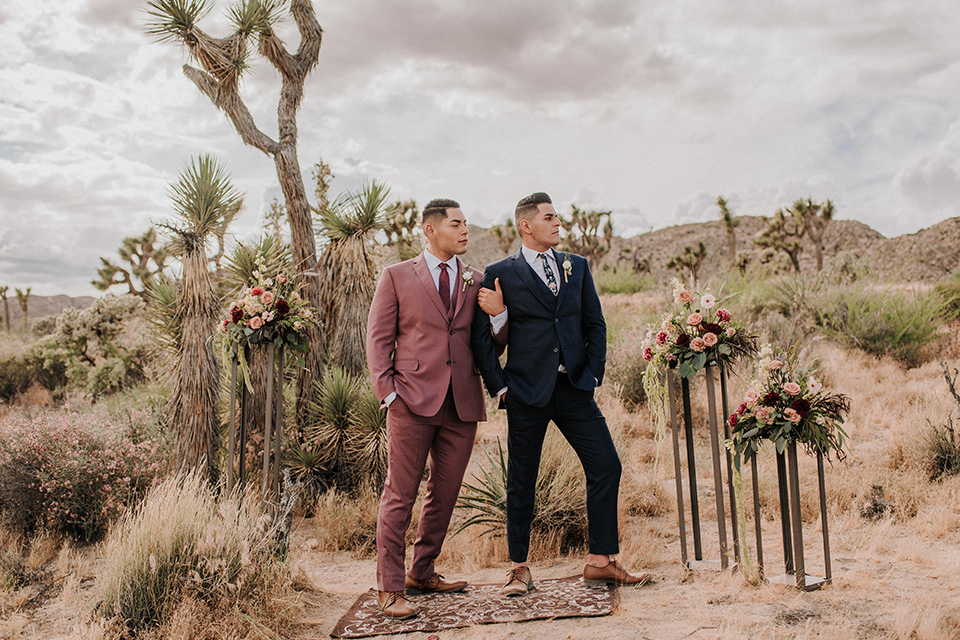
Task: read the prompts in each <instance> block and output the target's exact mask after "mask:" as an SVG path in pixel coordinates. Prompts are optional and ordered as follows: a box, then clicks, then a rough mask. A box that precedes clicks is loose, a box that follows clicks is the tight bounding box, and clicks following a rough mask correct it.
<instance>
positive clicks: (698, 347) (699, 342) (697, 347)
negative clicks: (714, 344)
mask: <svg viewBox="0 0 960 640" xmlns="http://www.w3.org/2000/svg"><path fill="white" fill-rule="evenodd" d="M690 348H691V349H693V350H694V351H696V352H697V353H700V352H701V351H703V350H704V349H706V348H707V345H706V344H704V342H703V338H694V339H693V340H691V341H690Z"/></svg>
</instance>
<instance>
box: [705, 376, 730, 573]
mask: <svg viewBox="0 0 960 640" xmlns="http://www.w3.org/2000/svg"><path fill="white" fill-rule="evenodd" d="M704 374H705V375H706V378H707V409H708V411H707V413H708V415H709V418H710V459H711V460H712V461H713V490H714V492H715V494H716V496H715V497H716V501H717V537H718V538H719V542H720V568H721V569H726V568H727V564H728V563H729V558H727V517H726V514H725V513H724V509H723V472H722V471H721V470H720V434H719V433H718V431H719V428H718V426H717V394H716V390H715V389H714V383H713V367H712V366H710V365H707V367H706V369H704Z"/></svg>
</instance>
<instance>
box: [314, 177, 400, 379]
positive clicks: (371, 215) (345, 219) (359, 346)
mask: <svg viewBox="0 0 960 640" xmlns="http://www.w3.org/2000/svg"><path fill="white" fill-rule="evenodd" d="M389 197H390V189H389V188H388V187H387V186H386V185H385V184H383V183H382V182H377V181H376V180H374V181H373V182H370V183H367V184H365V185H364V186H363V187H362V188H361V189H360V191H358V192H356V193H348V194H345V195H344V196H341V197H340V198H337V199H336V200H335V201H334V202H333V203H332V204H331V205H330V206H329V207H326V208H323V209H318V210H317V212H316V213H317V219H318V234H320V235H322V236H324V237H325V238H326V239H327V244H326V246H325V247H324V248H323V252H322V253H321V255H320V259H319V263H318V265H319V266H318V271H319V272H320V273H322V274H323V275H324V277H323V279H322V280H321V282H320V307H319V311H320V317H321V318H323V322H324V330H325V333H326V335H325V342H326V345H327V354H328V355H327V358H328V364H330V365H331V366H337V367H342V368H343V369H345V370H346V371H347V372H349V373H350V374H351V375H353V376H357V377H360V376H363V375H365V374H366V371H367V358H366V337H367V315H368V314H369V312H370V303H371V302H372V301H373V293H374V290H375V287H376V279H377V267H376V264H375V263H374V261H373V260H372V258H371V256H370V251H369V247H368V245H369V242H370V239H371V237H372V236H373V234H374V233H376V232H377V231H378V230H380V229H382V228H383V226H384V224H385V219H386V218H385V216H386V214H387V212H388V211H390V210H391V209H392V207H393V205H390V204H388V202H389Z"/></svg>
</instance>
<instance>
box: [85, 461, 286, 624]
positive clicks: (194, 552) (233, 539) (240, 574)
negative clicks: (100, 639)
mask: <svg viewBox="0 0 960 640" xmlns="http://www.w3.org/2000/svg"><path fill="white" fill-rule="evenodd" d="M260 504H261V503H260V500H259V499H258V498H256V497H255V496H254V495H253V494H248V495H247V496H245V497H238V496H237V495H231V496H229V497H226V498H223V499H221V500H220V501H217V500H216V499H215V498H214V497H213V494H212V493H211V492H210V489H209V485H208V481H207V480H206V479H205V477H204V475H203V474H202V473H198V472H196V471H195V472H192V473H190V474H188V475H179V476H176V477H171V478H169V479H167V480H165V481H164V482H162V483H161V484H159V485H157V486H155V487H154V488H153V489H151V491H150V493H149V495H148V496H147V497H146V499H145V500H144V501H143V502H142V503H141V504H140V506H139V507H138V508H137V509H135V510H132V511H131V512H129V513H128V514H127V515H126V516H124V518H123V519H122V520H121V521H120V522H119V523H118V525H117V526H116V527H115V528H113V529H112V530H111V531H110V535H109V536H108V538H107V541H106V544H105V547H104V557H105V558H106V565H105V566H104V567H103V570H102V573H101V575H100V578H99V583H98V591H99V600H100V604H99V606H98V613H99V614H100V615H102V616H103V617H104V618H107V619H108V621H109V622H110V623H111V624H112V625H113V626H114V627H115V629H117V630H118V631H119V632H120V633H121V635H123V634H125V633H128V632H134V633H139V632H144V631H150V630H153V629H156V628H158V627H159V628H161V629H162V627H163V626H164V625H168V624H170V623H171V622H172V621H173V620H174V618H175V617H176V614H177V612H178V610H180V609H188V610H190V611H193V612H194V613H193V615H195V616H198V618H199V619H197V620H196V621H195V625H194V626H200V625H202V624H204V621H205V620H214V619H223V616H225V615H226V616H229V618H230V620H232V622H233V624H235V625H237V626H238V627H240V626H244V625H248V624H250V620H251V619H257V618H263V617H270V616H272V615H273V612H272V611H271V607H272V606H275V605H273V604H272V600H273V597H274V596H277V595H278V594H280V593H281V592H282V590H283V588H284V587H285V585H286V583H287V575H286V571H285V569H284V567H283V565H282V564H281V563H280V562H279V561H278V560H277V559H276V558H275V556H274V553H273V551H274V549H275V539H276V533H277V526H276V525H275V524H274V523H273V521H272V520H271V519H270V518H269V517H268V516H264V515H261V514H262V512H261V510H260ZM197 610H199V611H201V613H199V614H197V613H195V612H196V611H197ZM248 631H252V627H251V628H250V629H248ZM231 637H233V636H232V635H231ZM239 637H245V635H244V634H242V633H241V634H240V636H239Z"/></svg>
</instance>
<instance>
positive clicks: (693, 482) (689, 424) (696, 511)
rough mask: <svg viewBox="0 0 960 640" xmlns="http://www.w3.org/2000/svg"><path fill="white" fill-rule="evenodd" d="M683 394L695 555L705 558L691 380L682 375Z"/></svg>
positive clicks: (699, 558)
mask: <svg viewBox="0 0 960 640" xmlns="http://www.w3.org/2000/svg"><path fill="white" fill-rule="evenodd" d="M680 392H681V394H682V396H683V432H684V435H685V437H686V439H687V475H688V476H689V477H690V520H691V521H692V523H693V557H694V559H695V560H703V545H702V544H701V543H700V502H699V500H698V499H697V456H696V453H695V452H694V450H693V416H692V415H691V409H690V381H689V380H687V379H686V378H684V377H682V376H681V377H680Z"/></svg>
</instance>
